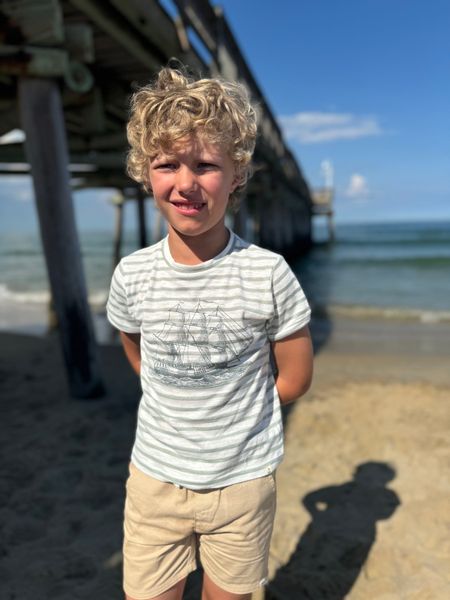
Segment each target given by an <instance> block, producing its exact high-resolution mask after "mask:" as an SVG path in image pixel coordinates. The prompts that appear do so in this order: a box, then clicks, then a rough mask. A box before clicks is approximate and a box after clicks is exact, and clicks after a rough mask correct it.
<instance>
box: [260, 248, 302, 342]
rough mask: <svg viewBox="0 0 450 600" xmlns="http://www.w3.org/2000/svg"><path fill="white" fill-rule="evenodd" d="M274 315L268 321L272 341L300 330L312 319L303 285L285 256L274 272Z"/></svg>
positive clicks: (267, 326)
mask: <svg viewBox="0 0 450 600" xmlns="http://www.w3.org/2000/svg"><path fill="white" fill-rule="evenodd" d="M272 297H273V307H274V310H273V315H272V317H271V318H270V319H269V320H268V321H267V324H266V330H267V336H268V338H269V340H270V341H271V342H275V341H278V340H282V339H283V338H285V337H287V336H288V335H291V334H292V333H295V332H296V331H299V329H302V327H304V326H305V325H307V324H308V323H309V321H310V319H311V309H310V307H309V304H308V300H307V299H306V296H305V294H304V292H303V290H302V287H301V285H300V283H299V281H298V279H297V277H296V276H295V275H294V273H293V272H292V270H291V269H290V267H289V265H288V264H287V262H286V261H285V260H284V258H283V257H280V260H279V261H278V262H277V264H276V265H275V268H274V270H273V274H272Z"/></svg>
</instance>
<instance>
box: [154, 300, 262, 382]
mask: <svg viewBox="0 0 450 600" xmlns="http://www.w3.org/2000/svg"><path fill="white" fill-rule="evenodd" d="M152 335H153V336H154V337H155V338H156V340H155V341H157V343H158V348H159V352H158V358H157V359H154V360H153V361H152V362H153V364H152V368H153V371H154V373H155V374H156V375H157V376H158V379H160V380H161V381H163V382H164V383H167V384H172V385H183V386H187V387H201V386H210V385H218V384H220V383H222V382H224V381H226V380H229V379H231V378H234V377H236V376H238V375H240V374H241V373H242V372H243V370H244V366H243V361H242V355H243V353H244V352H245V350H246V349H247V348H248V347H249V346H250V344H251V342H252V340H253V335H252V333H251V332H250V331H249V330H247V329H246V328H245V327H243V326H242V324H240V323H238V322H237V321H235V320H234V319H233V318H232V317H230V316H229V315H228V314H227V313H226V312H225V311H224V310H223V309H222V308H221V307H220V306H219V305H217V304H214V303H212V302H205V301H202V300H199V301H197V302H196V303H194V304H192V303H187V302H178V304H176V305H175V306H173V307H172V308H170V310H169V317H168V319H167V320H166V321H165V322H164V325H163V327H162V328H161V330H160V331H158V332H156V333H155V332H153V334H152Z"/></svg>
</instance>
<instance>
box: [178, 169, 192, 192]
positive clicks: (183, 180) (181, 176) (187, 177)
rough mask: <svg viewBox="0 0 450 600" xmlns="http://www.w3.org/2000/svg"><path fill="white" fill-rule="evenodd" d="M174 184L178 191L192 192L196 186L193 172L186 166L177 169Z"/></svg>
mask: <svg viewBox="0 0 450 600" xmlns="http://www.w3.org/2000/svg"><path fill="white" fill-rule="evenodd" d="M175 185H176V188H177V190H178V191H179V192H184V193H188V192H192V191H193V190H194V189H195V187H196V177H195V173H193V172H192V171H191V169H188V168H187V167H184V168H181V169H179V170H178V173H177V179H176V184H175Z"/></svg>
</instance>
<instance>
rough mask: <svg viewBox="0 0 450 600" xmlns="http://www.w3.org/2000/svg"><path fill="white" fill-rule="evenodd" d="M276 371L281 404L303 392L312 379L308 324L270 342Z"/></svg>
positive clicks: (295, 398)
mask: <svg viewBox="0 0 450 600" xmlns="http://www.w3.org/2000/svg"><path fill="white" fill-rule="evenodd" d="M272 350H273V355H274V359H275V363H276V366H277V370H278V373H277V375H276V376H275V384H276V386H277V391H278V396H279V397H280V402H281V404H289V403H290V402H293V401H294V400H297V398H299V397H300V396H303V394H305V393H306V392H307V391H308V389H309V387H310V385H311V381H312V374H313V349H312V343H311V335H310V333H309V328H308V326H305V327H303V328H302V329H300V330H299V331H296V332H295V333H293V334H292V335H289V336H288V337H286V338H284V339H282V340H279V341H277V342H272Z"/></svg>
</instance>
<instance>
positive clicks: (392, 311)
mask: <svg viewBox="0 0 450 600" xmlns="http://www.w3.org/2000/svg"><path fill="white" fill-rule="evenodd" d="M314 314H316V315H317V316H318V317H319V318H320V317H321V316H322V317H323V316H325V315H326V316H330V317H333V316H336V317H349V318H355V319H383V320H384V319H386V320H398V321H415V322H420V323H450V311H444V310H425V309H420V308H400V307H383V306H363V305H356V304H355V305H351V304H348V305H344V304H334V305H330V306H327V307H326V308H323V307H322V308H320V307H317V308H316V309H315V310H314Z"/></svg>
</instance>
